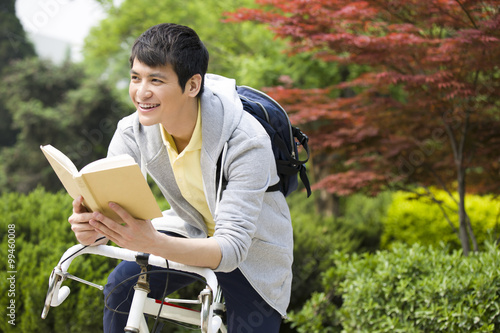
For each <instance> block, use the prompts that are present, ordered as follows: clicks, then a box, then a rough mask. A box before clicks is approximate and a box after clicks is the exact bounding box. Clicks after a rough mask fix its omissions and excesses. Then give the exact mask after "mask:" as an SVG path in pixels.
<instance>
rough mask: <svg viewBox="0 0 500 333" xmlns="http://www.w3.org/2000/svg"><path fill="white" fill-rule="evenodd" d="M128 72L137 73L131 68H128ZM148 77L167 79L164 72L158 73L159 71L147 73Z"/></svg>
mask: <svg viewBox="0 0 500 333" xmlns="http://www.w3.org/2000/svg"><path fill="white" fill-rule="evenodd" d="M130 74H133V75H139V73H137V72H136V71H134V70H133V69H131V70H130ZM148 77H158V78H160V79H165V80H166V79H167V77H166V76H165V75H164V74H162V73H159V72H158V73H151V74H149V75H148Z"/></svg>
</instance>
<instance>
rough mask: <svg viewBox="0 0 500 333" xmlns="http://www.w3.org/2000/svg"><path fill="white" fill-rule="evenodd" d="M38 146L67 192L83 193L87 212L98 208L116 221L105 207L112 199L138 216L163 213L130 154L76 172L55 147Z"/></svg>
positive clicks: (74, 167) (117, 217)
mask: <svg viewBox="0 0 500 333" xmlns="http://www.w3.org/2000/svg"><path fill="white" fill-rule="evenodd" d="M40 149H41V150H42V152H43V154H44V155H45V157H46V158H47V160H48V161H49V163H50V165H51V166H52V168H53V169H54V172H55V173H56V174H57V176H58V177H59V180H60V181H61V183H62V184H63V186H64V188H65V189H66V191H67V192H68V194H69V195H70V196H71V197H72V198H73V199H76V198H77V197H79V196H80V195H81V196H83V199H84V205H85V207H87V208H88V209H89V210H90V211H100V212H101V213H103V214H104V215H106V216H108V217H110V218H112V219H114V220H116V221H117V222H118V221H120V218H119V216H118V215H117V214H116V213H115V212H114V211H113V210H111V208H109V206H108V203H109V202H110V201H112V202H116V203H117V204H119V205H120V206H122V207H123V208H124V209H126V210H127V211H128V212H129V213H130V214H131V215H132V216H133V217H135V218H137V219H144V220H147V219H153V218H156V217H161V216H162V212H161V209H160V207H159V206H158V203H157V202H156V199H155V197H154V195H153V193H152V192H151V189H150V188H149V185H148V183H147V181H146V179H145V178H144V176H143V174H142V172H141V170H140V167H139V165H138V164H137V163H136V162H135V160H134V159H133V158H132V157H131V156H129V155H119V156H113V157H107V158H103V159H100V160H97V161H94V162H92V163H89V164H87V165H86V166H85V167H83V168H82V169H81V170H80V171H78V170H77V168H76V166H75V165H74V164H73V162H72V161H71V160H70V159H69V158H68V157H67V156H66V155H64V154H63V153H62V152H61V151H59V150H58V149H56V148H55V147H53V146H51V145H45V146H40Z"/></svg>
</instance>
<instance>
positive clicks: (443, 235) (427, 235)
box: [381, 191, 500, 249]
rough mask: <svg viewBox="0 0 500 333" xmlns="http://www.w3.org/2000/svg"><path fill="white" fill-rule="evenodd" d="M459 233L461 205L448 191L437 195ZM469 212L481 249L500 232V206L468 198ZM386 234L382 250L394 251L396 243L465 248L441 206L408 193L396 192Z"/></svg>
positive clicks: (491, 200) (480, 198)
mask: <svg viewBox="0 0 500 333" xmlns="http://www.w3.org/2000/svg"><path fill="white" fill-rule="evenodd" d="M433 193H434V195H435V196H436V198H437V199H438V200H441V201H442V202H443V208H444V210H445V212H446V213H447V215H448V216H449V218H450V221H451V222H452V223H453V225H454V226H455V228H456V229H458V213H457V208H456V207H457V205H456V203H455V202H453V200H452V199H451V198H450V197H449V195H448V194H446V193H445V192H444V191H434V192H433ZM465 205H466V207H465V209H466V212H467V214H468V215H469V218H470V220H471V224H472V229H473V231H474V234H475V236H476V239H477V242H478V244H479V245H481V244H484V242H485V241H486V240H487V239H488V238H489V234H492V233H495V232H497V230H496V229H497V228H498V226H497V224H498V214H499V212H500V211H499V205H498V200H495V199H494V198H493V196H478V195H467V196H466V200H465ZM383 223H384V232H383V234H382V240H381V242H382V243H381V247H382V248H390V247H391V246H392V244H393V243H397V242H403V243H406V244H410V245H411V244H415V243H420V244H423V245H439V243H440V242H444V243H446V244H449V245H450V248H451V249H459V248H461V245H460V240H459V238H458V236H457V234H456V233H455V232H454V231H453V229H452V228H451V226H450V224H449V223H448V222H447V221H446V219H445V217H444V215H443V212H442V211H441V210H440V208H439V206H438V205H437V204H436V203H434V202H431V201H430V200H429V199H427V198H420V199H415V195H414V194H411V193H407V192H395V193H394V194H393V201H392V203H391V205H390V207H389V209H388V212H387V216H386V218H385V219H384V220H383Z"/></svg>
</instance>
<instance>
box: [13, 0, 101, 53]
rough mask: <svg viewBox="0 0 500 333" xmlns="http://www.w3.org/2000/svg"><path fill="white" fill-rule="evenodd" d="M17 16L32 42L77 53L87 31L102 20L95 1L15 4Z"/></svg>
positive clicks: (43, 0) (46, 0)
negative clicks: (53, 42)
mask: <svg viewBox="0 0 500 333" xmlns="http://www.w3.org/2000/svg"><path fill="white" fill-rule="evenodd" d="M16 15H17V17H18V18H19V20H20V21H21V24H22V25H23V27H24V30H25V31H26V32H27V33H28V34H29V36H31V38H32V39H34V40H35V39H37V37H50V38H54V39H57V40H61V41H64V42H66V43H69V44H70V45H71V49H72V52H75V51H76V52H77V53H78V52H79V50H80V48H81V47H82V45H83V40H84V39H85V37H86V36H87V34H88V32H89V30H90V28H91V27H92V26H94V25H96V24H97V23H98V22H99V21H100V20H101V19H103V18H104V16H105V14H104V11H103V10H102V8H101V6H100V5H99V4H98V3H97V2H96V1H95V0H17V1H16ZM35 44H36V42H35ZM74 56H76V57H77V58H78V55H74Z"/></svg>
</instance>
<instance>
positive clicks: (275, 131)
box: [217, 86, 311, 197]
mask: <svg viewBox="0 0 500 333" xmlns="http://www.w3.org/2000/svg"><path fill="white" fill-rule="evenodd" d="M236 90H237V92H238V94H239V96H240V100H241V102H242V103H243V109H244V110H245V111H246V112H248V113H250V114H251V115H252V116H254V118H255V119H257V120H258V121H259V122H260V123H261V125H262V126H263V127H264V129H265V130H266V132H267V133H268V134H269V137H270V138H271V143H272V147H273V153H274V157H275V159H276V167H277V170H278V175H279V177H280V181H279V182H278V183H277V184H274V185H272V186H270V187H269V188H268V189H267V192H272V191H281V192H282V193H283V194H284V195H285V197H286V196H288V195H289V194H290V193H292V192H293V191H295V190H296V189H297V187H298V185H299V183H298V179H297V175H300V179H301V181H302V183H303V184H304V186H305V188H306V190H307V197H309V196H310V195H311V186H310V184H309V179H308V178H307V174H306V167H305V163H306V162H307V161H308V160H309V146H308V141H309V138H308V137H307V135H305V134H304V133H302V131H301V130H300V129H298V128H297V127H294V126H292V125H291V124H290V120H289V119H288V115H287V113H286V111H285V110H284V109H283V107H282V106H281V105H279V104H278V102H276V101H275V100H274V99H272V98H271V97H270V96H268V95H267V94H265V93H263V92H262V91H259V90H257V89H254V88H251V87H246V86H237V87H236ZM299 145H302V147H303V149H304V150H305V152H306V153H307V158H306V159H305V160H299V153H298V146H299ZM220 165H221V158H219V162H218V164H217V174H218V175H220ZM217 179H219V176H217ZM223 182H226V180H225V179H224V180H223ZM223 188H225V184H223Z"/></svg>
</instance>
